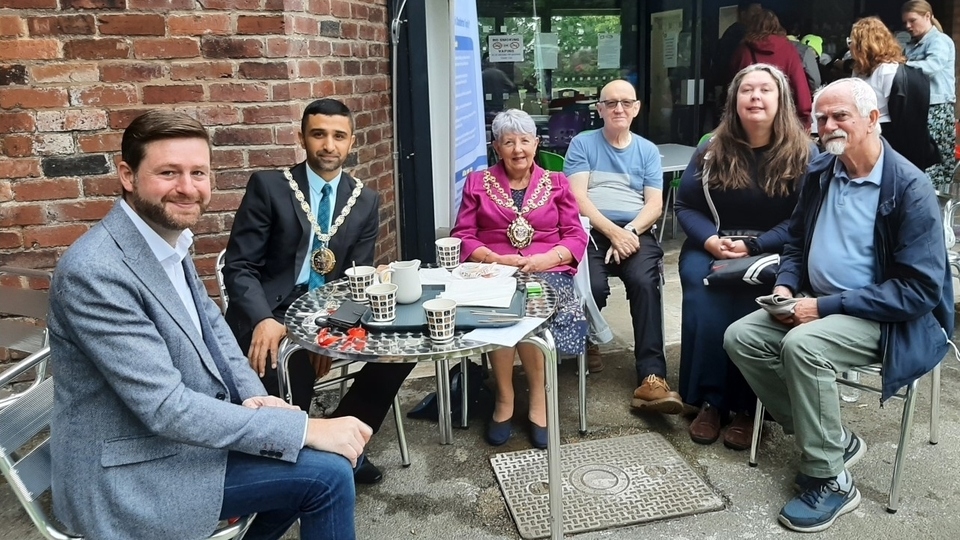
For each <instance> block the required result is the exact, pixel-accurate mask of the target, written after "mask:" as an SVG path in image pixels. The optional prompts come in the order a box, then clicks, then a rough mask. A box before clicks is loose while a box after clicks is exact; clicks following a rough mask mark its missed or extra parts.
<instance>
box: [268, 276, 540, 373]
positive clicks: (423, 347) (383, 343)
mask: <svg viewBox="0 0 960 540" xmlns="http://www.w3.org/2000/svg"><path fill="white" fill-rule="evenodd" d="M532 280H533V278H532V277H531V276H528V275H523V274H519V275H518V276H517V281H518V282H521V283H524V282H527V281H532ZM541 285H542V286H543V294H541V295H540V296H534V297H528V298H527V306H526V316H528V317H540V318H543V319H549V318H550V317H552V316H553V314H554V312H555V311H556V309H557V293H556V291H555V290H554V289H553V288H552V287H550V285H549V284H547V283H542V282H541ZM349 298H350V288H349V286H348V283H347V279H346V278H343V279H339V280H337V281H332V282H330V283H327V284H326V285H324V286H323V287H321V288H319V289H314V290H312V291H310V292H307V293H306V294H304V295H303V296H301V297H300V298H298V299H297V300H295V301H294V302H293V303H292V304H290V307H289V308H288V309H287V313H286V317H285V318H284V323H285V324H286V327H287V335H288V337H290V339H291V340H292V341H293V342H294V343H296V344H297V345H299V346H300V347H303V348H304V349H307V350H309V351H313V352H315V353H319V354H324V355H327V356H330V357H332V358H337V359H342V360H359V361H363V362H427V361H437V360H449V359H451V358H462V357H465V356H472V355H476V354H481V353H485V352H488V351H492V350H494V349H498V348H500V347H501V346H500V345H493V344H490V343H484V342H481V341H474V340H471V339H466V338H465V337H464V336H465V335H466V334H467V332H464V331H462V330H458V331H457V332H455V333H454V336H453V341H451V342H449V343H444V344H437V343H433V342H432V341H431V340H430V338H429V336H428V335H427V333H426V331H424V332H391V331H388V330H382V331H381V330H370V331H368V332H367V336H366V339H365V340H356V339H353V340H351V339H348V338H349V336H348V335H347V333H346V332H345V331H343V330H338V329H333V328H330V329H329V330H328V333H329V335H331V336H335V337H337V338H339V339H337V340H336V341H335V342H334V343H333V344H332V345H331V346H329V347H321V346H320V345H318V344H317V340H316V337H317V332H318V331H319V330H320V325H318V324H317V322H318V319H320V321H319V322H320V323H321V324H322V323H323V319H324V318H326V316H327V315H328V314H330V313H333V312H334V311H335V310H336V309H337V308H338V307H340V304H341V303H342V302H343V301H344V300H347V299H349ZM541 327H542V325H541ZM538 329H539V328H538ZM534 332H536V330H534ZM331 341H332V340H331Z"/></svg>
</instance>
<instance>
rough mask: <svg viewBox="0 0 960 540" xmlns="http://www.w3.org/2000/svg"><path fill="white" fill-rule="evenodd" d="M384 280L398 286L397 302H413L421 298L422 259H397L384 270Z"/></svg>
mask: <svg viewBox="0 0 960 540" xmlns="http://www.w3.org/2000/svg"><path fill="white" fill-rule="evenodd" d="M382 281H384V282H385V283H393V284H394V285H396V286H397V303H398V304H412V303H414V302H416V301H417V300H420V296H421V295H422V294H423V287H421V286H420V259H414V260H412V261H396V262H392V263H390V265H389V268H387V269H386V270H384V271H383V278H382Z"/></svg>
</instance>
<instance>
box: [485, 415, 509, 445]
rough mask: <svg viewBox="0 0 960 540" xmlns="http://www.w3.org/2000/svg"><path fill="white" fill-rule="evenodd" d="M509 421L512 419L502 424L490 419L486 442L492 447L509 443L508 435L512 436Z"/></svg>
mask: <svg viewBox="0 0 960 540" xmlns="http://www.w3.org/2000/svg"><path fill="white" fill-rule="evenodd" d="M511 420H513V418H508V419H506V420H504V421H503V422H495V421H494V420H493V418H491V419H490V423H489V424H487V442H488V443H490V444H491V445H493V446H500V445H502V444H504V443H505V442H507V441H509V440H510V435H512V434H513V425H512V424H511Z"/></svg>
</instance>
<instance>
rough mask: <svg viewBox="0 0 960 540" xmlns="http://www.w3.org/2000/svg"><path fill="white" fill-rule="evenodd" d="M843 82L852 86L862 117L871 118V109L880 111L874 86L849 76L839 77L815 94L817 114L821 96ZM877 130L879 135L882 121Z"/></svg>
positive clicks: (855, 102)
mask: <svg viewBox="0 0 960 540" xmlns="http://www.w3.org/2000/svg"><path fill="white" fill-rule="evenodd" d="M841 84H848V85H850V86H851V88H850V92H851V93H852V94H853V103H854V104H855V105H856V106H857V112H859V113H860V117H861V118H869V117H870V112H871V111H879V110H880V107H879V105H877V93H876V91H874V89H873V87H872V86H870V85H869V84H867V81H865V80H863V79H860V78H858V77H847V78H845V79H838V80H836V81H833V82H832V83H830V84H828V85H826V86H824V87H822V88H820V89H819V90H817V92H816V93H815V94H814V95H813V110H814V114H816V110H817V101H819V100H820V96H821V95H823V93H824V92H826V91H827V90H829V89H831V88H833V87H835V86H839V85H841ZM876 128H877V129H876V130H875V131H874V133H875V134H876V135H877V136H878V137H879V136H880V131H881V129H880V122H877V126H876Z"/></svg>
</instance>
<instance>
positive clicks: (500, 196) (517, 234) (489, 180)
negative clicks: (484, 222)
mask: <svg viewBox="0 0 960 540" xmlns="http://www.w3.org/2000/svg"><path fill="white" fill-rule="evenodd" d="M483 188H484V189H485V190H486V192H487V196H488V197H490V200H492V201H493V202H495V203H497V205H498V206H500V207H502V208H507V209H510V210H513V211H514V212H515V213H516V214H517V217H516V218H514V220H513V221H511V222H510V225H509V226H508V227H507V239H508V240H510V244H511V245H513V247H515V248H517V249H523V248H525V247H527V246H529V245H530V244H531V243H533V233H535V232H536V229H534V228H533V225H531V224H530V222H529V221H527V218H525V217H524V216H525V215H526V214H529V213H530V211H532V210H533V209H534V208H540V207H541V206H543V205H544V204H546V202H547V199H549V198H550V192H551V191H552V190H553V183H552V182H551V181H550V175H547V174H545V175H543V176H541V177H540V181H539V182H537V187H536V188H535V189H534V190H533V193H532V194H531V195H530V199H529V200H528V201H527V204H525V205H523V208H520V209H517V205H516V203H514V202H513V198H512V197H510V196H509V195H507V192H506V191H504V190H503V186H501V185H500V182H497V179H496V178H494V177H493V175H492V174H490V170H489V169H488V170H485V171H483ZM494 189H496V190H497V194H494V192H493V190H494Z"/></svg>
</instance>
